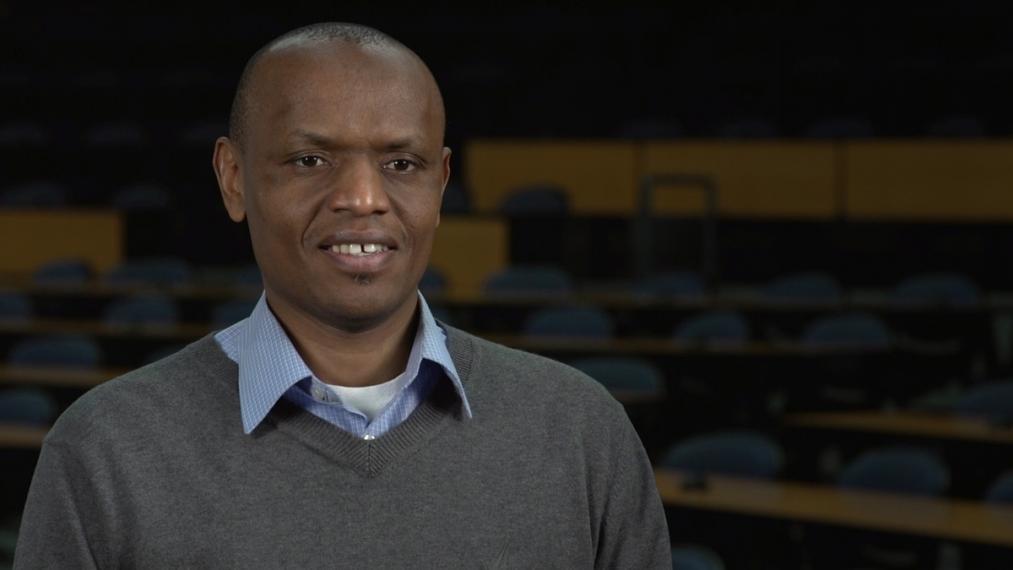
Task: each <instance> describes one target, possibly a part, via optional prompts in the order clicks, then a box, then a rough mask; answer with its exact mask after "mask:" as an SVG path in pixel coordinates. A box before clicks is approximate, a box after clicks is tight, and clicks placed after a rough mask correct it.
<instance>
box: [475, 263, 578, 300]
mask: <svg viewBox="0 0 1013 570" xmlns="http://www.w3.org/2000/svg"><path fill="white" fill-rule="evenodd" d="M572 290H573V284H572V283H571V281H570V276H569V275H567V274H566V273H565V272H563V270H561V269H556V268H555V267H508V268H507V269H504V270H503V271H500V272H499V273H496V274H494V275H492V276H491V277H489V278H488V279H487V280H486V281H485V283H484V284H483V286H482V291H483V292H485V293H489V294H495V295H504V294H506V295H518V294H519V295H533V294H534V295H538V294H552V295H565V294H567V293H569V292H570V291H572Z"/></svg>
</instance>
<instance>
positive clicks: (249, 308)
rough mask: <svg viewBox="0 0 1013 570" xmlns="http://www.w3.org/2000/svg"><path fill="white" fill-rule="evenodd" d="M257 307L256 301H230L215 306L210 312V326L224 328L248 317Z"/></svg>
mask: <svg viewBox="0 0 1013 570" xmlns="http://www.w3.org/2000/svg"><path fill="white" fill-rule="evenodd" d="M256 305H257V300H256V299H232V300H230V301H226V302H224V303H221V304H219V305H216V306H215V308H214V309H212V311H211V326H213V327H215V328H225V327H227V326H229V325H231V324H233V323H237V322H239V321H241V320H243V319H245V318H246V317H249V316H250V313H252V312H253V308H254V307H255V306H256Z"/></svg>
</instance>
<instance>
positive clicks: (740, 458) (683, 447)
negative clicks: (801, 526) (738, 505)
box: [661, 431, 784, 479]
mask: <svg viewBox="0 0 1013 570" xmlns="http://www.w3.org/2000/svg"><path fill="white" fill-rule="evenodd" d="M783 465H784V452H783V451H782V450H781V446H779V445H778V444H777V443H775V442H774V441H773V440H771V439H770V438H769V437H767V436H765V435H763V434H761V433H758V432H754V431H723V432H715V433H710V434H705V435H698V436H694V437H690V438H688V439H685V440H683V441H681V442H679V443H677V444H675V445H674V446H672V447H671V448H670V449H669V450H668V451H667V452H666V453H665V455H664V456H663V457H662V460H661V466H662V467H667V468H670V469H679V470H683V471H690V472H695V473H714V474H718V475H730V476H735V477H751V478H757V479H770V478H772V477H774V476H775V475H777V474H778V472H780V471H781V467H782V466H783Z"/></svg>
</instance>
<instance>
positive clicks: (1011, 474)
mask: <svg viewBox="0 0 1013 570" xmlns="http://www.w3.org/2000/svg"><path fill="white" fill-rule="evenodd" d="M985 500H986V501H988V502H989V503H1003V504H1006V503H1009V504H1013V471H1007V472H1005V473H1003V474H1002V475H999V477H997V478H996V480H995V481H993V482H992V484H991V485H989V487H988V490H987V491H986V492H985Z"/></svg>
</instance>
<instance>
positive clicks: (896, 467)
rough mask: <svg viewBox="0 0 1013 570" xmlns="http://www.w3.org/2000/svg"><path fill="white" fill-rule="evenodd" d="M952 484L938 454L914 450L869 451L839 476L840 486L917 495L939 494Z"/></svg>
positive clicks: (886, 449) (903, 448)
mask: <svg viewBox="0 0 1013 570" xmlns="http://www.w3.org/2000/svg"><path fill="white" fill-rule="evenodd" d="M949 483H950V474H949V470H948V469H947V468H946V465H944V464H943V463H942V461H940V460H939V458H938V457H937V456H936V455H935V454H933V453H931V452H929V451H926V450H923V449H918V448H913V447H881V448H877V449H872V450H869V451H866V452H864V453H862V454H861V455H859V456H858V457H856V458H855V459H854V460H853V461H851V462H850V463H849V464H848V465H847V466H845V468H844V469H843V470H842V471H841V473H840V474H839V475H838V477H837V484H838V485H839V486H841V487H846V488H853V489H865V490H870V491H885V492H890V493H909V494H915V495H939V494H941V493H943V492H944V491H945V490H946V488H947V487H948V486H949Z"/></svg>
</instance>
